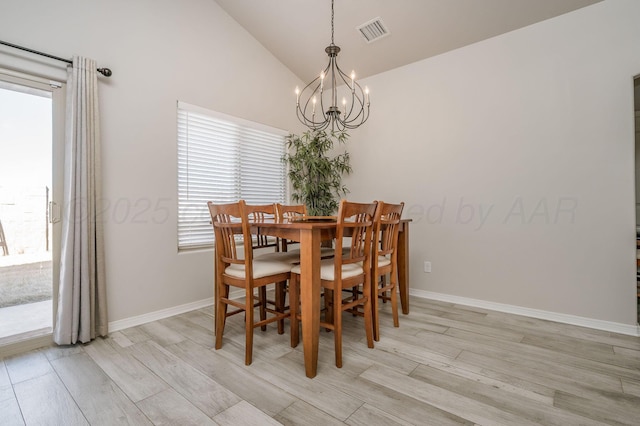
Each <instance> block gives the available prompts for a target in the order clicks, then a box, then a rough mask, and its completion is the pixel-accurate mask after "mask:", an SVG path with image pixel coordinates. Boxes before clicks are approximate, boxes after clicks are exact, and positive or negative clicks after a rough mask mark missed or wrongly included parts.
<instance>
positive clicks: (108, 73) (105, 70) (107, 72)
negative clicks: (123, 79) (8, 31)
mask: <svg viewBox="0 0 640 426" xmlns="http://www.w3.org/2000/svg"><path fill="white" fill-rule="evenodd" d="M0 44H4V45H5V46H9V47H13V48H14V49H20V50H24V51H25V52H29V53H35V54H36V55H40V56H46V57H47V58H51V59H55V60H57V61H61V62H66V63H68V64H73V61H72V60H70V59H65V58H61V57H59V56H53V55H49V54H48V53H43V52H38V51H37V50H33V49H29V48H27V47H22V46H18V45H17V44H13V43H7V42H6V41H2V40H0ZM97 71H98V72H99V73H100V74H102V75H104V76H105V77H111V75H112V74H113V73H112V72H111V70H110V69H109V68H98V69H97Z"/></svg>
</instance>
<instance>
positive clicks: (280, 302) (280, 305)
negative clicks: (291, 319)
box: [275, 281, 287, 334]
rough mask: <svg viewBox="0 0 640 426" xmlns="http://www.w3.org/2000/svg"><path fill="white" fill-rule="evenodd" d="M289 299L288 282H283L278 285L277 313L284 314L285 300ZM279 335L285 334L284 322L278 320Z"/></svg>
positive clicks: (276, 297)
mask: <svg viewBox="0 0 640 426" xmlns="http://www.w3.org/2000/svg"><path fill="white" fill-rule="evenodd" d="M286 297H287V282H286V281H282V282H279V283H276V296H275V303H276V311H278V312H279V313H284V306H285V300H286ZM278 334H284V320H283V319H281V320H278Z"/></svg>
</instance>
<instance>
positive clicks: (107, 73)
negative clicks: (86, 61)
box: [98, 68, 113, 77]
mask: <svg viewBox="0 0 640 426" xmlns="http://www.w3.org/2000/svg"><path fill="white" fill-rule="evenodd" d="M98 72H99V73H100V74H102V75H104V76H105V77H111V75H112V74H113V73H112V72H111V70H110V69H109V68H98Z"/></svg>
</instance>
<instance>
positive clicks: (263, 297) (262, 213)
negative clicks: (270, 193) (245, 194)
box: [245, 203, 300, 334]
mask: <svg viewBox="0 0 640 426" xmlns="http://www.w3.org/2000/svg"><path fill="white" fill-rule="evenodd" d="M245 210H246V212H247V217H248V219H249V220H250V221H252V223H259V222H264V221H265V220H267V221H268V220H276V219H277V216H278V211H277V205H276V203H271V204H245ZM251 238H252V247H253V249H254V250H258V249H265V248H269V247H273V248H274V250H273V251H270V252H267V253H259V254H255V255H254V259H255V260H260V261H274V262H284V263H288V264H296V263H300V253H299V252H298V253H287V252H286V251H280V241H281V240H280V238H275V239H274V238H273V237H270V236H267V235H264V234H262V233H261V232H260V228H259V227H258V228H257V231H255V232H254V233H253V234H252V236H251ZM260 251H263V250H260ZM286 287H287V281H282V282H278V283H276V288H275V293H274V299H273V300H271V299H268V298H267V291H266V287H262V288H261V289H260V290H258V296H257V298H258V301H259V303H260V319H261V320H262V319H265V318H266V317H265V315H266V308H267V305H272V306H273V307H274V309H275V310H276V311H278V312H285V311H286V308H287V307H286V306H285V299H286ZM265 329H266V325H264V326H262V330H265ZM283 333H284V320H280V321H278V334H283Z"/></svg>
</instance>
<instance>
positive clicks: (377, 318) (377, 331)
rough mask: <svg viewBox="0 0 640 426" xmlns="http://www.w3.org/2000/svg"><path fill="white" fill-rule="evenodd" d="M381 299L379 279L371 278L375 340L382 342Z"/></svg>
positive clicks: (372, 318)
mask: <svg viewBox="0 0 640 426" xmlns="http://www.w3.org/2000/svg"><path fill="white" fill-rule="evenodd" d="M379 308H380V298H379V297H378V277H372V278H371V320H372V321H373V339H374V340H375V341H376V342H378V341H380V313H379V312H378V309H379Z"/></svg>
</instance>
